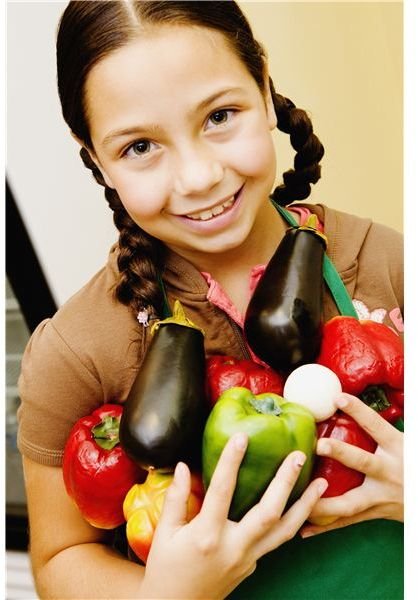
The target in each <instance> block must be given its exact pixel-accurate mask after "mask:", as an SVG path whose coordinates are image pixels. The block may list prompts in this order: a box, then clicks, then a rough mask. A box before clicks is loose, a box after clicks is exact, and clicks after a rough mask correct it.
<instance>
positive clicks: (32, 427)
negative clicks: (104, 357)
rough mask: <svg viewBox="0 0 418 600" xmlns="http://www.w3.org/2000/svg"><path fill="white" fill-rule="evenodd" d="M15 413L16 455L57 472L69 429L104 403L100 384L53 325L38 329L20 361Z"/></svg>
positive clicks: (47, 323)
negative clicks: (54, 468)
mask: <svg viewBox="0 0 418 600" xmlns="http://www.w3.org/2000/svg"><path fill="white" fill-rule="evenodd" d="M19 394H20V399H21V405H20V407H19V409H18V422H19V429H18V447H19V450H20V452H21V453H22V454H23V455H24V456H27V457H28V458H31V459H32V460H35V461H37V462H40V463H42V464H45V465H50V466H59V465H61V462H62V456H63V450H64V446H65V442H66V440H67V437H68V435H69V432H70V430H71V427H72V426H73V424H74V423H75V422H76V421H77V420H78V419H79V418H81V417H83V416H85V415H87V414H90V413H91V412H92V411H93V410H94V409H95V408H97V407H98V406H100V404H102V403H103V391H102V387H101V385H100V381H99V379H98V377H97V375H95V374H94V373H93V372H91V370H90V369H89V368H88V367H87V366H86V365H85V364H83V362H82V361H81V359H80V357H79V355H78V354H76V353H75V352H73V351H72V349H71V348H70V347H69V345H68V344H67V343H66V341H65V340H64V339H63V338H62V336H61V335H60V334H59V332H58V331H57V330H56V328H55V327H54V324H53V322H52V320H50V319H47V320H45V321H43V322H42V323H40V324H39V325H38V327H37V329H36V330H35V331H34V333H33V334H32V336H31V339H30V340H29V343H28V345H27V347H26V349H25V353H24V356H23V359H22V368H21V374H20V378H19Z"/></svg>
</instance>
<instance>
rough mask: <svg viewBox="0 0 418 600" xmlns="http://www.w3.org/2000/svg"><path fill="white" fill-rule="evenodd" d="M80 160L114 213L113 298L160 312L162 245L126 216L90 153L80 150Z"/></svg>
mask: <svg viewBox="0 0 418 600" xmlns="http://www.w3.org/2000/svg"><path fill="white" fill-rule="evenodd" d="M80 156H81V158H82V160H83V163H84V165H85V166H86V167H87V168H88V169H90V171H91V172H92V173H93V176H94V178H95V180H96V181H97V183H99V184H100V185H102V186H103V187H104V188H105V197H106V200H107V202H108V204H109V207H110V208H111V209H112V211H113V222H114V223H115V225H116V227H117V229H118V231H119V242H118V244H119V256H118V260H117V263H118V268H119V273H120V276H119V281H118V283H117V285H116V288H115V295H116V298H117V299H118V300H119V301H120V302H122V304H126V305H127V306H130V307H131V308H132V310H133V312H134V313H135V316H136V315H137V313H138V311H140V310H142V309H144V308H150V309H152V310H153V312H155V313H156V314H159V313H160V311H161V309H162V302H163V298H162V290H161V288H160V286H159V283H158V278H157V276H158V272H161V270H162V262H163V245H162V244H161V242H160V241H159V240H157V239H156V238H154V237H152V236H151V235H149V234H148V233H146V232H145V231H143V230H142V229H141V228H140V227H138V225H137V224H136V223H135V222H134V221H133V220H132V219H131V217H130V216H129V214H128V213H127V212H126V210H125V208H124V206H123V204H122V202H121V201H120V198H119V196H118V193H117V192H116V190H114V189H112V188H110V187H108V186H107V185H106V183H105V180H104V178H103V175H102V173H101V171H100V169H99V168H98V167H97V166H96V164H95V163H94V162H93V160H92V158H91V156H90V154H89V152H88V151H87V150H86V149H85V148H82V149H81V150H80Z"/></svg>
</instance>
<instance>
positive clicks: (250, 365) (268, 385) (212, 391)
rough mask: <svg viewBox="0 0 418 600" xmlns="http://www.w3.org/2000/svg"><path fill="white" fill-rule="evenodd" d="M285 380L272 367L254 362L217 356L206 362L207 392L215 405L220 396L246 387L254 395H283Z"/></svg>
mask: <svg viewBox="0 0 418 600" xmlns="http://www.w3.org/2000/svg"><path fill="white" fill-rule="evenodd" d="M283 385H284V378H283V377H282V376H281V375H279V374H278V373H276V371H274V370H273V369H272V368H271V367H268V366H263V365H260V364H258V363H256V362H254V361H252V360H245V359H244V360H240V359H238V358H234V357H233V356H223V355H220V354H216V355H214V356H210V357H209V358H208V359H207V361H206V392H207V396H208V398H209V400H210V403H211V404H212V405H213V404H215V402H216V401H217V400H218V398H219V396H220V395H221V394H222V393H223V392H225V391H226V390H229V389H231V388H233V387H245V388H247V389H249V390H250V391H251V392H252V393H253V394H263V393H265V392H273V393H275V394H278V395H279V396H281V395H282V394H283Z"/></svg>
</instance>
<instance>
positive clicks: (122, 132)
mask: <svg viewBox="0 0 418 600" xmlns="http://www.w3.org/2000/svg"><path fill="white" fill-rule="evenodd" d="M242 91H243V88H241V87H238V86H237V87H229V88H225V89H222V90H218V91H216V92H214V93H213V94H211V95H210V96H208V97H207V98H205V99H204V100H202V101H201V102H199V104H198V105H197V106H196V107H194V108H193V111H191V112H200V111H201V110H204V109H205V108H207V106H209V105H211V104H212V103H213V102H215V101H216V100H218V99H219V98H221V97H222V96H225V95H227V94H229V93H233V92H242ZM145 131H146V132H150V131H152V132H155V133H156V134H157V133H159V132H161V127H160V126H159V125H157V124H149V125H136V126H134V127H126V128H124V129H116V130H115V131H111V132H109V133H108V134H107V135H106V136H105V137H104V138H103V140H102V146H108V145H109V144H111V143H112V142H114V141H115V139H117V138H119V137H127V136H132V135H141V134H143V133H144V132H145Z"/></svg>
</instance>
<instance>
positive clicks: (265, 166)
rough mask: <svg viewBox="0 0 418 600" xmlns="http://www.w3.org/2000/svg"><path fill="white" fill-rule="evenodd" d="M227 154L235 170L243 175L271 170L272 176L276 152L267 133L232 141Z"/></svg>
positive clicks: (249, 175)
mask: <svg viewBox="0 0 418 600" xmlns="http://www.w3.org/2000/svg"><path fill="white" fill-rule="evenodd" d="M228 154H229V157H230V161H231V159H232V161H233V163H234V166H235V167H236V170H237V171H238V172H241V173H242V174H243V175H246V176H248V177H257V176H266V175H267V174H269V173H270V172H272V175H273V177H274V171H275V168H276V154H275V149H274V144H273V140H272V137H271V136H270V135H269V134H268V133H264V134H263V135H260V134H258V135H255V136H251V137H247V138H246V139H244V140H243V139H240V140H236V141H235V142H232V147H231V148H229V152H228Z"/></svg>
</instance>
